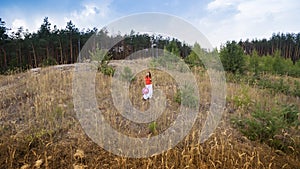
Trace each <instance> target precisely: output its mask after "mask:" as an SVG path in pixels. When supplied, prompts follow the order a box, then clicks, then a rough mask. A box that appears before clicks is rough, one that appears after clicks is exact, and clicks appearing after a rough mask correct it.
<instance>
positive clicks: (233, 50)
mask: <svg viewBox="0 0 300 169" xmlns="http://www.w3.org/2000/svg"><path fill="white" fill-rule="evenodd" d="M243 55H244V52H243V49H242V47H240V46H239V45H238V44H237V43H236V42H235V41H232V42H227V43H226V46H225V47H222V48H221V51H220V57H221V61H222V64H223V67H224V70H225V71H228V72H232V73H243V72H244V66H245V59H244V57H243Z"/></svg>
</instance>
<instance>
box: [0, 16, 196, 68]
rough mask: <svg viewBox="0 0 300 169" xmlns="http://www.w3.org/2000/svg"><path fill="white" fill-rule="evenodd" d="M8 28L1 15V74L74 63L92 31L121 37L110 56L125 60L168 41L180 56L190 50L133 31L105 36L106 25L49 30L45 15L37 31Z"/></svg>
mask: <svg viewBox="0 0 300 169" xmlns="http://www.w3.org/2000/svg"><path fill="white" fill-rule="evenodd" d="M8 30H9V28H7V27H6V26H5V21H3V20H2V19H1V18H0V66H1V67H0V73H5V72H7V71H22V70H27V69H30V68H35V67H40V66H44V65H54V64H70V63H75V62H76V61H77V57H78V56H79V52H80V50H81V49H82V47H83V46H84V44H85V43H86V42H87V40H88V39H89V38H90V37H91V36H92V35H93V34H95V33H100V34H102V35H101V36H105V38H109V39H113V38H116V39H118V38H119V39H121V41H120V42H118V43H117V44H116V45H115V46H114V47H113V48H111V49H110V51H109V53H110V54H111V55H112V59H124V58H125V57H126V56H129V55H130V54H132V53H134V52H136V51H139V50H142V49H146V48H151V47H154V48H160V49H163V48H164V46H166V45H167V44H170V43H171V42H175V43H176V45H177V47H178V48H179V49H180V55H181V56H182V57H185V56H187V55H188V54H189V52H190V51H191V48H190V46H188V45H187V44H185V43H182V42H180V41H179V40H177V39H171V38H165V37H162V36H161V35H157V36H154V35H152V36H150V35H148V34H139V33H135V32H134V31H133V30H132V31H131V32H130V34H129V35H127V34H126V35H123V36H122V35H120V34H118V35H117V36H119V37H113V36H112V35H111V36H109V35H108V33H109V32H108V31H107V30H105V28H104V29H101V30H100V31H98V29H97V28H93V29H87V30H82V31H79V29H78V28H76V26H75V25H74V24H73V23H72V21H69V22H67V25H66V27H65V29H58V28H57V26H56V25H54V28H53V29H51V23H50V22H49V20H48V17H45V18H44V20H43V23H42V24H41V26H40V28H39V30H38V31H37V32H36V33H35V32H33V33H31V32H29V31H28V30H25V31H24V29H23V27H20V28H18V30H17V31H16V32H12V33H10V34H8Z"/></svg>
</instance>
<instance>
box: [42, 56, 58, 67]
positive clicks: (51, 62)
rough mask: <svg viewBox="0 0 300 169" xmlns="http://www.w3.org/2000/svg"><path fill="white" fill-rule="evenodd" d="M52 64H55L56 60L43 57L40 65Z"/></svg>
mask: <svg viewBox="0 0 300 169" xmlns="http://www.w3.org/2000/svg"><path fill="white" fill-rule="evenodd" d="M52 65H57V62H56V60H55V59H54V58H52V57H49V58H47V59H44V60H43V62H42V66H52Z"/></svg>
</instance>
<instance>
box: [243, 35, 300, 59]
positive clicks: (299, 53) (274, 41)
mask: <svg viewBox="0 0 300 169" xmlns="http://www.w3.org/2000/svg"><path fill="white" fill-rule="evenodd" d="M238 44H239V45H240V46H241V47H242V48H243V49H244V52H245V54H247V55H251V54H252V53H253V51H254V50H255V51H256V52H257V54H258V55H259V56H267V55H274V54H275V52H276V51H278V50H279V51H280V53H281V56H282V57H283V58H285V59H291V60H292V62H293V64H295V63H296V62H297V61H298V60H299V58H300V33H297V34H295V33H286V34H284V33H277V34H276V33H273V35H272V37H271V38H270V39H266V38H263V39H261V40H257V39H253V40H251V41H249V39H247V40H246V41H242V40H241V41H239V43H238Z"/></svg>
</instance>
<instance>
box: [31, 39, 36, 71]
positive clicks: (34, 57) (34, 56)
mask: <svg viewBox="0 0 300 169" xmlns="http://www.w3.org/2000/svg"><path fill="white" fill-rule="evenodd" d="M31 47H32V52H33V59H34V67H37V61H36V54H35V49H34V46H33V43H32V42H31Z"/></svg>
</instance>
